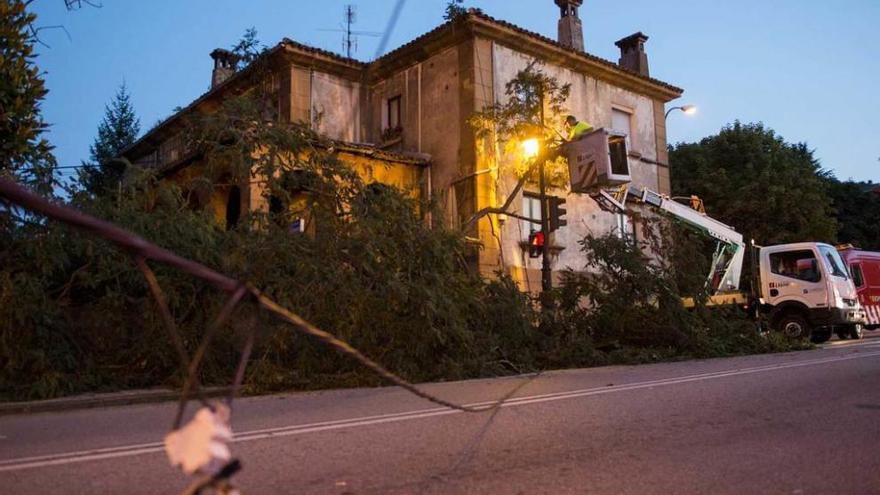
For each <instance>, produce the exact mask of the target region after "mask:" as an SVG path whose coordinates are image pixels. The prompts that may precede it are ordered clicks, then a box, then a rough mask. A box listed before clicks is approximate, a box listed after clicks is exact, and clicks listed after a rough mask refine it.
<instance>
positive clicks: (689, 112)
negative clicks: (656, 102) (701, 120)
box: [665, 105, 697, 118]
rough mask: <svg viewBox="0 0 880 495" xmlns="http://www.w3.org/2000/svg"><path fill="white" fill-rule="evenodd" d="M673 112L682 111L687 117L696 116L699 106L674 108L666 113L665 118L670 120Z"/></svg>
mask: <svg viewBox="0 0 880 495" xmlns="http://www.w3.org/2000/svg"><path fill="white" fill-rule="evenodd" d="M673 110H681V111H682V112H684V114H685V115H694V114H695V113H697V106H696V105H682V106H680V107H672V108H670V109H669V110H667V111H666V117H665V118H669V114H670V113H672V111H673Z"/></svg>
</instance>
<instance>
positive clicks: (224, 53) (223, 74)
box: [211, 48, 238, 89]
mask: <svg viewBox="0 0 880 495" xmlns="http://www.w3.org/2000/svg"><path fill="white" fill-rule="evenodd" d="M211 58H212V59H214V71H213V73H211V89H214V88H216V87H217V86H219V85H221V84H223V82H224V81H226V80H227V79H229V77H230V76H232V75H233V74H235V70H236V68H237V67H238V55H236V54H234V53H232V52H231V51H229V50H224V49H223V48H217V49H216V50H214V51H213V52H211Z"/></svg>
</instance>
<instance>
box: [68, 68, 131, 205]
mask: <svg viewBox="0 0 880 495" xmlns="http://www.w3.org/2000/svg"><path fill="white" fill-rule="evenodd" d="M140 131H141V123H140V119H138V117H137V114H136V113H135V111H134V107H133V106H132V104H131V93H129V92H128V89H127V88H126V86H125V83H122V84H121V85H120V86H119V89H118V90H117V91H116V95H115V96H114V97H113V101H112V102H111V103H110V104H109V105H106V106H105V107H104V118H103V119H102V120H101V123H100V124H98V135H97V137H95V142H94V143H92V146H91V147H90V148H89V154H90V156H89V160H90V161H89V162H85V163H83V168H82V169H80V172H79V177H78V182H79V186H80V187H81V188H82V189H83V190H85V191H86V192H88V193H91V194H104V193H106V192H107V191H108V190H109V191H112V190H115V189H116V187H117V185H118V184H119V182H120V181H121V180H122V177H123V175H124V173H125V166H124V164H123V163H120V162H118V161H114V159H115V158H117V157H118V156H119V154H120V153H121V152H122V151H123V150H124V149H125V148H127V147H129V146H131V145H132V144H134V142H135V141H136V140H137V137H138V134H139V133H140Z"/></svg>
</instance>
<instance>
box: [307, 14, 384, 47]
mask: <svg viewBox="0 0 880 495" xmlns="http://www.w3.org/2000/svg"><path fill="white" fill-rule="evenodd" d="M355 22H357V8H356V7H355V6H354V5H346V6H345V27H344V28H343V27H340V29H321V30H320V31H333V32H339V33H343V38H342V51H343V53H345V56H346V57H348V58H352V55H354V53H355V52H357V48H358V43H357V37H358V36H373V37H376V38H378V37H380V36H382V33H377V32H373V31H354V30H352V29H351V28H352V26H354V23H355Z"/></svg>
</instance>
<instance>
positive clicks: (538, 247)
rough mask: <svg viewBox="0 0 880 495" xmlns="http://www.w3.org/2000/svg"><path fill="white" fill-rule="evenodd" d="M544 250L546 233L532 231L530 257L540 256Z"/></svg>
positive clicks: (530, 235)
mask: <svg viewBox="0 0 880 495" xmlns="http://www.w3.org/2000/svg"><path fill="white" fill-rule="evenodd" d="M543 251H544V233H543V232H532V233H531V234H529V258H540V257H541V254H542V253H543Z"/></svg>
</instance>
